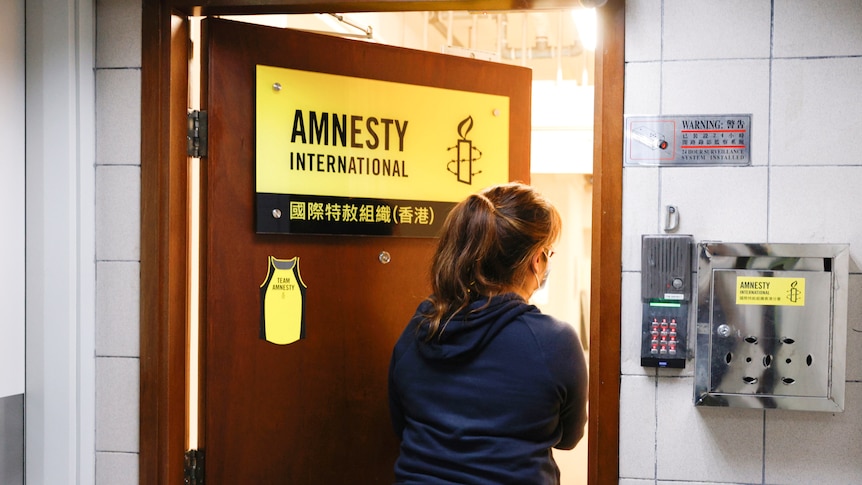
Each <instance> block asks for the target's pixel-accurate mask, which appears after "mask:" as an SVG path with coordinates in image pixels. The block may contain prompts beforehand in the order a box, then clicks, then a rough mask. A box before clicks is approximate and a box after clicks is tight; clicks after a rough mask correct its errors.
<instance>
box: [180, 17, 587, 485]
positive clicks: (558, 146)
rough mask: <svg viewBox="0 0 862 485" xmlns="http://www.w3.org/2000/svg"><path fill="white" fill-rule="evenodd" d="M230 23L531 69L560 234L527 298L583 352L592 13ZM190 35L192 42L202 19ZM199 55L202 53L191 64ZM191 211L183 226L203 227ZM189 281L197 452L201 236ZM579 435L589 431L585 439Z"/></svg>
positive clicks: (192, 430)
mask: <svg viewBox="0 0 862 485" xmlns="http://www.w3.org/2000/svg"><path fill="white" fill-rule="evenodd" d="M222 18H227V19H230V20H237V21H244V22H251V23H258V24H264V25H271V26H277V27H283V28H292V29H298V30H308V31H315V32H321V33H328V34H332V35H338V36H343V37H354V38H357V39H361V40H365V41H368V42H377V43H382V44H386V45H394V46H398V47H405V48H411V49H418V50H426V51H431V52H442V53H445V54H449V55H458V56H464V57H472V58H476V59H480V60H485V61H491V62H501V63H508V64H513V65H519V66H524V67H529V68H531V69H532V71H533V91H532V92H533V100H532V128H533V131H532V142H531V144H532V150H531V160H532V162H531V175H530V176H531V181H530V182H531V184H532V185H533V186H535V187H536V188H537V189H538V190H539V191H540V192H542V193H543V194H544V195H545V196H546V197H548V198H549V199H550V200H551V201H552V202H553V203H554V204H555V205H556V206H557V208H558V209H559V210H560V212H561V215H562V216H563V220H564V233H563V235H562V238H561V241H560V242H559V246H558V247H556V248H555V249H556V252H557V253H559V256H558V257H557V258H556V259H555V265H554V269H553V273H552V275H551V276H550V279H549V283H548V285H547V286H546V288H545V289H544V290H543V291H541V292H539V293H537V294H536V295H535V296H534V301H533V303H535V304H536V305H537V306H539V307H540V308H541V309H542V311H543V312H545V313H548V314H551V315H554V316H555V317H557V318H559V319H561V320H564V321H567V322H569V323H570V324H572V325H573V326H574V327H575V329H576V330H577V332H578V334H579V336H580V338H581V342H582V345H583V347H584V350H585V351H586V352H588V351H589V348H588V347H589V319H590V309H589V306H590V305H589V302H590V272H591V269H590V255H591V239H592V227H591V212H592V173H591V172H592V166H593V123H594V115H593V106H594V59H595V57H594V56H595V54H594V49H595V23H596V19H595V11H594V9H584V8H576V9H565V10H562V9H561V10H554V11H542V12H532V11H530V12H504V13H494V14H485V13H476V12H464V11H460V12H394V13H354V14H347V15H341V14H308V15H254V16H227V17H222ZM200 20H201V18H199V17H198V18H193V19H192V22H191V29H190V31H191V35H192V42H193V45H194V46H196V47H197V46H199V45H200V42H199V41H198V40H199V39H198V36H199V33H200V30H199V23H200ZM198 59H200V55H199V53H195V54H194V55H193V61H196V60H198ZM197 69H198V68H197V67H195V64H194V63H193V64H192V68H191V72H190V76H189V79H190V87H189V94H190V100H191V106H190V107H191V108H193V109H194V108H197V107H198V106H199V105H200V104H199V103H200V102H199V96H200V95H199V93H200V82H199V72H198V71H197ZM190 163H191V164H190V166H189V174H190V186H189V194H190V199H191V200H192V201H197V200H198V195H197V194H199V177H198V174H199V161H198V160H194V159H193V160H192V161H191V162H190ZM198 213H199V211H198V209H197V208H196V207H195V206H194V202H193V207H192V208H191V212H190V215H191V220H190V224H189V227H191V228H198V227H200V225H199V223H198V221H197V214H198ZM189 238H190V247H191V248H192V252H191V254H190V255H189V258H190V266H191V273H190V277H189V282H190V283H191V285H192V288H191V293H190V298H189V303H190V311H189V318H190V321H191V322H192V323H191V324H190V327H189V348H190V353H189V356H188V366H189V374H188V375H189V376H190V380H189V384H188V396H189V397H188V401H189V412H188V423H187V424H188V428H187V429H188V436H187V446H188V448H189V449H195V448H196V447H197V428H198V426H197V423H198V420H199V417H198V412H197V405H196V403H197V402H198V397H197V394H198V388H199V384H198V382H197V381H196V379H195V378H196V376H197V375H198V370H197V362H198V360H199V357H198V356H197V355H196V350H197V349H198V348H199V343H198V340H197V339H198V337H197V336H198V335H199V332H198V327H199V324H198V323H197V313H198V312H197V302H198V296H197V295H198V291H199V289H198V288H196V284H197V282H198V280H199V278H198V276H197V274H196V268H197V265H198V263H197V261H199V255H198V254H197V251H196V250H195V248H197V242H196V241H197V239H198V235H197V234H196V233H195V231H192V232H191V233H190V234H189ZM585 436H586V434H585ZM555 458H556V460H557V462H558V464H559V466H560V468H561V471H562V480H563V481H562V483H563V484H567V485H576V484H585V483H587V439H584V440H582V442H581V443H580V444H579V446H578V447H577V448H576V449H575V450H572V451H566V452H559V451H558V450H555Z"/></svg>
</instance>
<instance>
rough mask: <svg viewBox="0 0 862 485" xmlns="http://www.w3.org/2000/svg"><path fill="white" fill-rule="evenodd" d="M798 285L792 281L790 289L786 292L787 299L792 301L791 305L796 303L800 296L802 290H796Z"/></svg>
mask: <svg viewBox="0 0 862 485" xmlns="http://www.w3.org/2000/svg"><path fill="white" fill-rule="evenodd" d="M798 285H799V282H798V281H794V282H793V283H790V289H789V290H787V299H788V300H790V301H792V302H793V303H796V302H798V301H799V298H800V296H801V295H802V290H800V289H799V288H797V286H798Z"/></svg>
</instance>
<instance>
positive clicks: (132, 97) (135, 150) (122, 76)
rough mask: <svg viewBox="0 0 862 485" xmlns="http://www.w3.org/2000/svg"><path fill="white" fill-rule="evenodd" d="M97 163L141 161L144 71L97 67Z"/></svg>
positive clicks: (123, 163) (133, 162) (124, 163)
mask: <svg viewBox="0 0 862 485" xmlns="http://www.w3.org/2000/svg"><path fill="white" fill-rule="evenodd" d="M96 164H97V165H140V164H141V71H140V69H107V70H106V69H98V70H96Z"/></svg>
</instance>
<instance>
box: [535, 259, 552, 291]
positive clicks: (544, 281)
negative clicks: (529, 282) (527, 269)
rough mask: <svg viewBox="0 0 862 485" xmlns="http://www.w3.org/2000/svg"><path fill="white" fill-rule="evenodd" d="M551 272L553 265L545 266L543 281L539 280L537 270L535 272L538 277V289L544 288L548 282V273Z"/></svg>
mask: <svg viewBox="0 0 862 485" xmlns="http://www.w3.org/2000/svg"><path fill="white" fill-rule="evenodd" d="M550 274H551V266H550V265H548V266H546V267H545V274H543V275H542V281H539V275H538V273H536V272H533V276H535V277H536V284H537V285H539V287H538V288H537V290H544V289H545V285H547V284H548V275H550Z"/></svg>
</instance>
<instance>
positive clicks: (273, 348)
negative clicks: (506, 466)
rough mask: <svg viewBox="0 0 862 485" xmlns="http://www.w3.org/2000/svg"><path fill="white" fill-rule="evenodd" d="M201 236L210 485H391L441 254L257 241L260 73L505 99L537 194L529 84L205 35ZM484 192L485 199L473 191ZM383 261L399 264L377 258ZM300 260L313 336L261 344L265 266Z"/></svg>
mask: <svg viewBox="0 0 862 485" xmlns="http://www.w3.org/2000/svg"><path fill="white" fill-rule="evenodd" d="M203 42H204V49H203V51H204V56H203V57H204V58H203V66H204V68H203V71H204V75H203V76H204V83H203V92H204V101H203V104H204V109H205V110H206V111H207V112H208V114H209V154H208V157H207V159H206V160H205V161H204V167H205V168H204V172H203V206H204V207H203V217H202V220H203V221H204V222H202V225H203V227H202V244H203V250H202V312H201V313H202V318H203V321H204V322H205V325H204V328H203V342H204V343H203V347H204V348H203V349H202V355H203V358H202V360H203V362H202V368H203V370H202V382H203V383H202V387H203V390H202V391H203V392H202V396H203V398H202V399H203V402H202V403H201V406H202V418H201V426H202V429H201V442H202V448H203V450H204V452H205V455H206V472H205V473H206V482H207V483H208V484H213V485H217V484H256V483H275V484H277V483H285V484H317V483H320V484H339V483H362V484H371V483H392V480H393V475H392V466H393V463H394V460H395V457H396V456H397V452H398V443H397V440H396V438H395V436H394V434H393V432H392V430H391V426H390V422H389V414H388V404H387V369H388V364H389V358H390V353H391V349H392V346H393V345H394V343H395V340H396V339H397V337H398V335H399V334H400V332H401V331H402V329H403V328H404V326H405V325H406V323H407V320H408V319H409V317H410V316H411V315H412V312H413V311H414V309H415V307H416V305H417V304H418V303H419V302H420V301H421V300H422V299H423V298H424V297H425V296H427V294H428V288H429V284H428V267H429V262H430V258H431V255H432V252H433V249H434V245H435V239H433V238H411V237H379V236H361V237H360V236H334V235H330V236H319V235H297V234H258V233H257V232H256V230H255V220H254V218H255V180H254V173H255V113H254V111H255V66H256V65H259V64H260V65H269V66H278V67H286V68H290V69H297V70H303V71H311V72H320V73H328V74H339V75H345V76H351V77H361V78H367V79H377V80H385V81H393V82H398V83H405V84H413V85H425V86H435V87H442V88H447V89H454V90H461V91H473V92H480V93H488V94H496V95H504V96H508V97H509V98H510V110H511V117H510V129H509V156H510V159H509V160H510V167H509V174H510V178H511V179H513V180H523V181H528V178H529V153H530V142H529V132H530V74H529V71H528V70H526V69H522V68H516V67H511V66H504V65H501V64H493V63H487V62H480V61H474V60H470V59H463V58H454V57H449V56H444V55H440V54H433V53H427V52H420V51H411V50H406V49H401V48H395V47H388V46H381V45H376V44H371V43H365V42H360V41H354V40H345V39H339V38H335V37H331V36H324V35H319V34H310V33H303V32H298V31H291V30H284V29H276V28H270V27H261V26H254V25H247V24H240V23H235V22H229V21H224V20H212V19H210V20H207V21H205V23H204V28H203ZM477 189H478V188H477ZM383 251H386V252H387V253H388V254H389V255H390V256H391V260H390V261H389V262H388V264H383V263H382V262H381V260H380V258H379V255H380V254H381V252H383ZM270 256H274V257H276V258H280V259H291V258H294V257H298V258H299V261H300V264H299V267H300V273H301V278H302V280H303V282H304V283H305V285H306V286H307V290H306V292H305V303H304V308H305V327H304V328H305V330H304V331H305V336H304V338H303V339H301V340H299V341H297V342H295V343H292V344H289V345H276V344H273V343H270V342H268V341H266V340H264V339H262V338H261V335H260V312H261V297H260V294H261V292H260V287H261V284H262V283H263V282H264V280H265V279H266V277H267V271H268V258H269V257H270Z"/></svg>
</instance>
